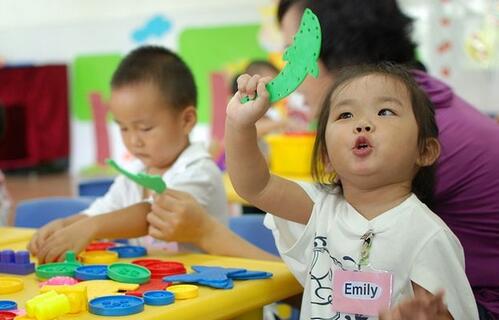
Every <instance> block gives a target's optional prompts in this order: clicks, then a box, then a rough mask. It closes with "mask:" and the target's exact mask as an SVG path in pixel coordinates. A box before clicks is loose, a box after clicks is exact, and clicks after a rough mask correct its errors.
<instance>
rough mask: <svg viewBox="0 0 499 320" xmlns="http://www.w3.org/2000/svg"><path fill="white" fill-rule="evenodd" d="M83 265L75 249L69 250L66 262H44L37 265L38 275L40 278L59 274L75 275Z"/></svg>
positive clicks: (48, 277)
mask: <svg viewBox="0 0 499 320" xmlns="http://www.w3.org/2000/svg"><path fill="white" fill-rule="evenodd" d="M79 266H81V263H79V262H78V261H77V260H76V254H75V253H74V251H71V250H70V251H67V252H66V258H65V260H64V262H55V263H47V264H42V265H40V266H37V267H36V276H37V277H38V278H40V279H50V278H52V277H57V276H66V277H74V275H75V270H76V269H77V268H78V267H79Z"/></svg>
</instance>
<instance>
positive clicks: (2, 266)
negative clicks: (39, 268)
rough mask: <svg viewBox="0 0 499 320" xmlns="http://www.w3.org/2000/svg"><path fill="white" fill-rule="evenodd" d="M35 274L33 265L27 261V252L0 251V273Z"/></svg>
mask: <svg viewBox="0 0 499 320" xmlns="http://www.w3.org/2000/svg"><path fill="white" fill-rule="evenodd" d="M33 272H35V264H34V263H32V262H31V261H30V259H29V253H28V251H17V252H14V251H12V250H2V251H0V273H10V274H20V275H25V274H30V273H33Z"/></svg>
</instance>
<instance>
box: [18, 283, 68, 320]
mask: <svg viewBox="0 0 499 320" xmlns="http://www.w3.org/2000/svg"><path fill="white" fill-rule="evenodd" d="M70 309H71V306H70V303H69V299H68V297H66V296H65V295H63V294H58V293H57V292H55V291H54V290H51V291H48V292H46V293H43V294H40V295H38V296H36V297H34V298H33V299H31V300H28V301H27V302H26V312H27V313H28V316H29V317H31V318H36V319H37V320H51V319H55V318H57V317H59V316H61V315H63V314H66V313H69V311H70Z"/></svg>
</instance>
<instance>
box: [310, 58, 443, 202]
mask: <svg viewBox="0 0 499 320" xmlns="http://www.w3.org/2000/svg"><path fill="white" fill-rule="evenodd" d="M372 74H379V75H384V76H387V77H390V78H393V79H395V80H397V81H399V82H400V83H401V84H403V85H404V86H405V87H406V89H407V92H408V93H409V97H410V99H411V106H412V111H413V113H414V116H415V118H416V123H417V126H418V149H419V152H420V153H424V152H425V150H426V143H427V141H428V139H429V138H435V139H438V127H437V124H436V121H435V112H434V107H433V105H432V103H431V101H430V99H428V97H427V96H426V94H425V93H424V92H423V91H422V90H421V89H420V88H419V86H418V85H417V83H416V82H415V81H414V79H413V78H412V76H411V75H410V74H409V72H408V71H407V69H406V68H404V67H403V66H400V65H394V64H391V63H382V64H377V65H358V66H351V67H346V68H344V69H342V70H340V71H339V72H338V73H337V75H336V79H335V82H334V84H333V86H332V87H331V88H330V89H329V91H328V93H327V95H326V98H325V100H324V102H323V105H322V109H321V112H320V114H319V119H318V125H317V138H316V140H315V145H314V151H313V157H312V176H313V177H314V179H315V181H317V182H318V183H319V184H320V185H321V186H322V187H323V188H326V189H331V188H333V187H334V186H335V185H336V183H335V182H334V180H333V176H332V174H331V173H327V172H326V170H325V166H326V163H327V161H328V160H327V157H328V153H327V146H326V126H327V123H328V119H329V113H330V110H331V103H330V99H331V96H332V95H333V94H334V93H335V92H336V91H337V90H341V89H342V88H344V87H345V86H347V85H348V84H349V83H351V82H352V81H353V80H355V79H358V78H361V77H364V76H367V75H372ZM435 166H436V165H435V164H433V165H431V166H427V167H421V168H420V169H419V171H418V172H417V173H416V176H415V177H414V179H413V181H412V192H413V193H414V194H415V195H416V196H417V197H418V198H419V199H420V200H421V201H422V202H424V203H425V204H426V205H428V206H429V207H431V206H432V202H433V190H434V185H435Z"/></svg>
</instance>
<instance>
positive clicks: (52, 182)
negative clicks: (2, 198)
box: [6, 173, 74, 224]
mask: <svg viewBox="0 0 499 320" xmlns="http://www.w3.org/2000/svg"><path fill="white" fill-rule="evenodd" d="M6 181H7V188H8V190H9V193H10V196H11V198H12V202H13V204H12V207H11V211H10V214H9V219H8V221H9V224H11V223H12V221H13V214H14V210H15V205H16V203H18V202H19V201H22V200H26V199H32V198H40V197H51V196H72V195H73V193H74V184H73V179H72V177H71V176H70V175H69V174H68V173H44V174H40V173H27V174H22V175H21V174H7V175H6Z"/></svg>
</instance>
